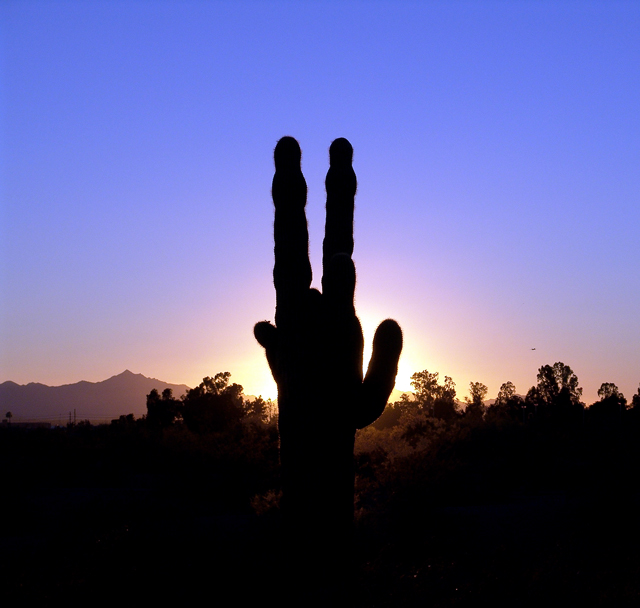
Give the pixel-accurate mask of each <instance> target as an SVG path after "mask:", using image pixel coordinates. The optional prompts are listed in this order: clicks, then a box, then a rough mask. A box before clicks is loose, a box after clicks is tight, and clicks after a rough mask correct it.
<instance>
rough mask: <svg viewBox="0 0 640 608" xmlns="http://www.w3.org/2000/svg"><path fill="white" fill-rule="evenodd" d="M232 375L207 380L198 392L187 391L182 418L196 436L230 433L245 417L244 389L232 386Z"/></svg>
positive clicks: (220, 375) (198, 388)
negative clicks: (232, 427) (234, 425)
mask: <svg viewBox="0 0 640 608" xmlns="http://www.w3.org/2000/svg"><path fill="white" fill-rule="evenodd" d="M230 377H231V374H230V373H229V372H220V373H218V374H216V375H215V376H214V377H213V378H210V377H209V376H207V377H206V378H204V379H203V380H202V382H201V383H200V384H199V385H198V386H196V387H195V388H192V389H190V390H189V391H187V394H186V395H185V397H184V400H183V405H182V417H183V419H184V422H185V424H186V425H187V427H188V428H189V430H190V431H193V432H194V433H215V432H222V431H225V430H227V429H228V428H229V427H231V426H232V425H233V424H235V423H238V422H240V420H241V419H242V417H243V416H244V407H243V406H244V403H243V399H242V386H240V385H239V384H231V385H229V378H230Z"/></svg>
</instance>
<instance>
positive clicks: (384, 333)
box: [355, 319, 402, 429]
mask: <svg viewBox="0 0 640 608" xmlns="http://www.w3.org/2000/svg"><path fill="white" fill-rule="evenodd" d="M401 351H402V330H401V329H400V326H399V325H398V324H397V323H396V322H395V321H394V320H393V319H387V320H385V321H383V322H382V323H380V325H379V326H378V329H376V333H375V335H374V337H373V353H372V355H371V360H370V361H369V367H368V368H367V375H366V376H365V378H364V382H363V383H362V391H361V394H360V400H359V402H358V404H357V409H356V412H355V425H356V428H358V429H361V428H364V427H365V426H367V425H369V424H371V423H372V422H373V421H374V420H376V418H378V416H380V414H382V412H383V410H384V408H385V406H386V405H387V401H388V400H389V395H391V391H392V390H393V386H394V384H395V381H396V374H397V373H398V360H399V359H400V353H401Z"/></svg>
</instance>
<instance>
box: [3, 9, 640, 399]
mask: <svg viewBox="0 0 640 608" xmlns="http://www.w3.org/2000/svg"><path fill="white" fill-rule="evenodd" d="M0 23H1V25H0V37H1V47H0V52H1V55H0V172H1V173H0V180H1V181H0V197H1V199H0V202H1V207H0V256H1V257H0V264H1V266H0V272H1V273H2V274H1V282H2V285H3V287H2V290H1V293H0V344H1V345H2V346H0V381H3V380H8V379H11V380H14V381H16V382H20V383H26V382H30V381H39V382H44V383H47V384H63V383H68V382H76V381H78V380H81V379H86V380H92V381H97V380H102V379H104V378H106V377H109V376H111V375H113V374H116V373H119V372H120V371H122V370H123V369H125V368H129V369H131V370H132V371H134V372H139V373H143V374H145V375H147V376H152V377H157V378H161V379H163V380H166V381H169V382H184V383H187V384H189V385H194V384H197V383H198V382H199V381H200V379H201V378H202V377H203V376H205V375H213V374H215V373H216V372H218V371H226V370H228V371H230V372H231V373H232V378H233V379H234V380H235V381H237V382H239V383H241V384H243V385H244V386H245V389H246V391H247V392H249V393H263V394H265V395H270V396H275V386H274V385H273V382H272V381H271V380H270V376H269V371H268V367H267V365H266V362H265V360H264V355H263V353H262V351H261V349H260V347H259V346H258V345H257V343H255V340H254V338H253V335H252V327H253V324H254V323H255V322H256V321H258V320H261V319H273V312H274V303H275V294H274V292H273V286H272V282H271V270H272V264H273V245H272V234H271V230H272V221H273V209H272V204H271V200H270V185H271V178H272V174H273V162H272V152H273V147H274V146H275V143H276V142H277V140H278V139H279V138H280V137H282V136H283V135H292V136H294V137H296V138H297V139H298V141H299V142H300V145H301V147H302V150H303V171H304V173H305V176H306V178H307V183H308V185H309V201H308V204H307V217H308V220H309V230H310V253H311V259H312V264H313V267H314V270H315V271H316V274H315V275H314V284H316V285H319V282H320V266H321V259H320V256H321V244H322V230H323V227H324V201H323V197H324V175H325V173H326V170H327V166H328V147H329V144H330V143H331V141H332V140H333V139H335V138H336V137H347V138H348V139H349V140H350V141H351V143H352V144H353V146H354V149H355V156H354V168H355V170H356V173H357V175H358V182H359V189H358V195H357V198H356V220H355V221H356V223H355V242H356V245H355V252H354V260H355V262H356V267H357V271H358V287H357V294H356V297H357V310H358V312H359V315H360V317H361V320H362V322H363V326H364V329H365V340H366V341H367V344H370V339H371V336H372V334H373V331H374V329H375V326H376V324H377V323H378V322H379V321H381V320H382V319H384V318H386V317H393V318H396V319H397V320H398V321H399V323H400V324H401V326H402V327H403V329H404V332H405V351H404V354H403V358H402V359H401V367H400V375H399V378H398V385H399V387H400V388H403V389H404V388H409V375H410V374H411V373H413V372H415V371H420V370H423V369H428V370H429V371H438V372H440V374H441V375H443V376H444V375H449V376H451V377H452V378H453V379H454V381H455V382H456V384H457V387H458V394H459V396H460V397H462V396H464V395H465V394H466V393H467V387H468V384H469V382H470V381H481V382H484V383H485V384H487V385H488V386H489V396H490V397H492V396H495V394H496V393H497V391H498V388H499V386H500V384H501V383H503V382H506V381H507V380H511V381H512V382H514V383H515V385H516V387H517V389H518V391H519V392H521V393H525V392H526V390H527V389H528V388H529V387H530V386H531V385H533V384H534V383H535V376H536V372H537V369H538V367H540V366H541V365H544V364H553V363H554V362H556V361H563V362H564V363H566V364H568V365H570V366H571V367H572V368H573V370H574V371H575V372H576V373H577V375H578V377H579V379H580V382H581V385H582V386H583V387H584V389H585V393H584V398H585V400H586V401H587V402H588V403H590V402H592V401H593V400H595V399H596V391H597V389H598V387H599V386H600V384H601V383H602V382H614V383H616V384H617V385H618V386H619V387H620V389H621V390H622V391H623V392H624V393H625V394H626V395H627V397H628V398H630V397H631V395H632V394H633V393H634V392H635V391H636V390H637V388H638V384H639V383H640V364H639V363H640V320H639V318H640V315H638V304H639V303H640V274H639V273H638V267H639V262H640V241H639V239H638V237H637V231H638V226H639V225H640V171H639V170H638V166H639V162H638V161H639V160H640V119H639V117H638V116H639V113H638V108H639V107H640V78H639V77H638V75H639V74H640V36H638V32H639V31H640V4H638V3H637V2H524V1H522V2H397V1H396V2H375V1H374V2H238V1H235V2H222V1H221V2H188V1H187V2H168V1H167V2H135V1H134V2H116V1H112V2H56V1H51V2H29V1H23V2H5V3H3V4H2V5H1V6H0ZM532 348H535V349H536V350H535V351H533V350H531V349H532ZM366 357H367V355H366V354H365V358H366Z"/></svg>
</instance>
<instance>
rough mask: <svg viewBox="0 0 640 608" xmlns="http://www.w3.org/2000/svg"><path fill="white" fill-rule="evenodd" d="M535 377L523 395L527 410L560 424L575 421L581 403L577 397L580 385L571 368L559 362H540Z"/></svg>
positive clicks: (580, 393)
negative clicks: (542, 363)
mask: <svg viewBox="0 0 640 608" xmlns="http://www.w3.org/2000/svg"><path fill="white" fill-rule="evenodd" d="M537 378H538V384H537V385H536V386H534V387H532V388H531V389H529V392H528V393H527V396H526V399H525V402H526V405H527V409H528V410H529V413H532V414H534V415H535V416H537V417H539V418H540V419H541V420H550V419H553V420H555V421H556V422H557V423H559V424H569V423H571V422H576V421H577V420H578V419H579V417H580V416H581V414H582V411H583V409H584V406H583V404H582V402H581V401H580V398H581V397H582V389H581V388H580V387H579V386H578V377H577V376H576V375H575V373H574V372H573V370H572V369H571V368H570V367H569V366H568V365H565V364H564V363H562V362H557V363H554V364H553V365H543V366H542V367H541V368H540V369H539V370H538V376H537Z"/></svg>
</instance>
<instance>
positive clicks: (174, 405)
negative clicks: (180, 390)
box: [146, 388, 182, 429]
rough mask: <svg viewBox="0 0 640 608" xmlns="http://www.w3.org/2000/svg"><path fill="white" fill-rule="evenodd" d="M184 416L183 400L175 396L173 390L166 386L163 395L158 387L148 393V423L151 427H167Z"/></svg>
mask: <svg viewBox="0 0 640 608" xmlns="http://www.w3.org/2000/svg"><path fill="white" fill-rule="evenodd" d="M181 416H182V402H181V401H180V400H179V399H174V398H173V391H172V390H171V389H170V388H165V389H164V390H163V391H162V396H160V393H158V389H155V388H154V389H152V390H151V392H150V393H149V394H148V395H147V418H146V421H147V425H148V426H150V427H151V428H161V429H162V428H166V427H168V426H171V425H172V424H173V423H174V422H175V421H176V420H177V419H178V418H180V417H181Z"/></svg>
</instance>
